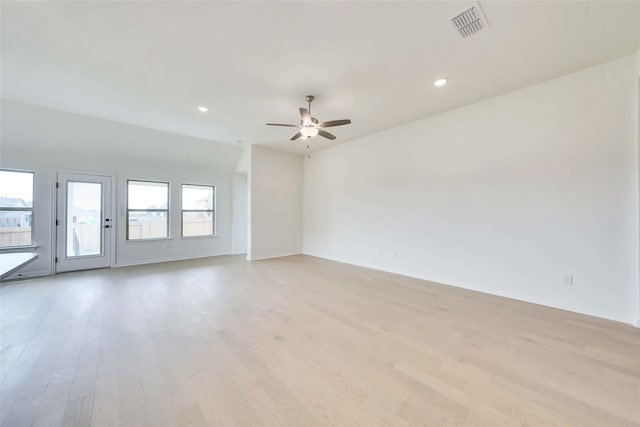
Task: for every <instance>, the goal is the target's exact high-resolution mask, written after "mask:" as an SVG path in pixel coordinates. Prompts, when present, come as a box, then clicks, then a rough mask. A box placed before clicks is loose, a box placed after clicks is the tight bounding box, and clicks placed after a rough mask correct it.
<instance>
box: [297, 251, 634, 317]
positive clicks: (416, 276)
mask: <svg viewBox="0 0 640 427" xmlns="http://www.w3.org/2000/svg"><path fill="white" fill-rule="evenodd" d="M303 255H308V256H312V257H316V258H322V259H327V260H329V261H336V262H341V263H343V264H350V265H355V266H357V267H364V268H369V269H371V270H377V271H384V272H385V273H391V274H398V275H400V276H405V277H411V278H414V279H420V280H425V281H427V282H434V283H438V284H441V285H445V286H452V287H454V288H460V289H466V290H469V291H473V292H480V293H483V294H487V295H495V296H497V297H502V298H508V299H512V300H516V301H522V302H528V303H530V304H537V305H541V306H544V307H550V308H555V309H558V310H564V311H569V312H571V313H577V314H583V315H585V316H591V317H597V318H598V319H605V320H611V321H614V322H618V323H623V324H625V325H631V326H635V327H637V328H640V319H638V320H637V321H636V324H635V325H634V324H633V320H632V319H627V320H621V319H617V318H613V317H607V316H603V315H602V314H601V313H594V312H590V311H586V310H585V311H579V310H576V309H575V308H573V307H566V306H564V305H562V304H557V303H553V302H549V301H541V300H536V299H531V298H524V297H522V296H520V295H511V294H507V293H503V292H489V291H487V290H484V289H480V288H478V287H474V286H469V285H465V284H461V283H455V284H454V283H451V282H449V281H448V280H446V279H442V278H434V277H425V276H424V275H422V274H416V273H414V272H410V271H404V270H401V269H392V268H383V267H380V266H376V265H371V264H366V263H355V262H353V261H348V260H343V259H339V258H333V257H327V256H323V255H318V254H314V253H309V252H304V251H303Z"/></svg>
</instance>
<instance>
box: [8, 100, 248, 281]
mask: <svg viewBox="0 0 640 427" xmlns="http://www.w3.org/2000/svg"><path fill="white" fill-rule="evenodd" d="M1 117H2V130H1V132H2V133H1V138H2V145H1V146H0V167H2V168H10V169H24V170H31V171H34V172H35V175H34V225H33V230H34V231H33V233H34V244H35V245H36V246H37V248H36V251H37V252H38V253H39V255H40V257H39V258H38V259H37V260H36V261H35V262H33V263H32V264H30V265H28V266H27V267H25V268H24V269H22V270H21V271H20V273H19V274H20V275H21V276H34V275H42V274H50V273H52V272H53V267H52V258H53V256H54V249H53V247H52V233H53V230H54V228H55V225H54V223H55V217H54V216H53V214H54V210H53V203H54V201H55V190H54V184H55V181H54V176H55V171H56V170H58V169H63V170H64V169H66V170H74V171H78V172H86V173H107V174H114V175H115V177H116V182H114V183H112V189H113V190H114V191H115V192H116V209H115V213H116V216H115V224H114V225H115V228H114V233H115V234H114V236H113V238H114V244H115V256H116V258H115V266H125V265H132V264H145V263H152V262H162V261H172V260H179V259H187V258H197V257H206V256H215V255H226V254H229V253H231V242H232V241H231V237H232V227H231V224H232V214H231V212H232V185H233V182H232V178H233V174H234V167H235V165H236V163H237V161H238V158H239V157H240V154H241V151H242V149H241V148H240V147H237V146H233V145H230V144H220V143H215V142H212V141H206V140H201V139H197V138H191V137H186V136H182V135H175V134H170V133H167V132H161V131H156V130H152V129H147V128H142V127H139V126H132V125H127V124H124V123H118V122H112V121H108V120H103V119H98V118H94V117H87V116H82V115H78V114H73V113H68V112H65V111H60V110H54V109H48V108H43V107H39V106H35V105H30V104H25V103H20V102H16V101H9V100H5V99H3V100H2V116H1ZM127 179H141V180H153V181H165V182H169V184H170V199H169V230H170V238H169V239H163V240H151V241H126V239H125V232H126V224H125V221H126V219H125V218H126V216H125V214H126V181H127ZM183 183H186V184H205V185H215V186H216V234H217V235H216V236H203V237H189V238H182V237H181V232H180V230H181V206H180V191H181V188H180V186H181V184H183Z"/></svg>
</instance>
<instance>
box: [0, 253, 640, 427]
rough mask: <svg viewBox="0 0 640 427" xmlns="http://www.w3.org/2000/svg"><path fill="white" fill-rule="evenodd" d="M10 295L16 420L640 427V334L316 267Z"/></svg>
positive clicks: (110, 281)
mask: <svg viewBox="0 0 640 427" xmlns="http://www.w3.org/2000/svg"><path fill="white" fill-rule="evenodd" d="M0 298H1V299H0V308H1V311H2V315H1V321H2V325H1V326H2V336H1V346H2V354H1V381H2V385H1V393H0V398H1V400H0V403H1V406H0V414H1V419H0V422H1V423H2V425H3V426H11V427H14V426H15V427H18V426H89V425H93V426H204V425H209V426H296V427H306V426H488V427H497V426H598V427H602V426H640V330H638V329H635V328H633V327H631V326H626V325H623V324H619V323H615V322H610V321H605V320H600V319H595V318H591V317H587V316H582V315H578V314H573V313H569V312H564V311H560V310H555V309H551V308H546V307H542V306H537V305H533V304H527V303H523V302H517V301H513V300H508V299H504V298H499V297H494V296H490V295H485V294H480V293H475V292H470V291H465V290H461V289H456V288H453V287H448V286H444V285H439V284H435V283H431V282H425V281H421V280H417V279H411V278H407V277H402V276H398V275H394V274H389V273H383V272H379V271H373V270H368V269H365V268H359V267H354V266H350V265H345V264H340V263H336V262H332V261H327V260H322V259H318V258H313V257H309V256H295V257H287V258H280V259H274V260H265V261H255V262H251V263H250V262H247V261H245V260H244V259H243V257H242V256H233V257H231V256H228V257H216V258H206V259H199V260H190V261H180V262H173V263H165V264H156V265H148V266H140V267H127V268H120V269H113V270H98V271H88V272H78V273H68V274H61V275H58V276H55V277H47V278H40V279H34V280H29V281H21V282H14V283H8V284H5V285H3V286H2V288H1V289H0Z"/></svg>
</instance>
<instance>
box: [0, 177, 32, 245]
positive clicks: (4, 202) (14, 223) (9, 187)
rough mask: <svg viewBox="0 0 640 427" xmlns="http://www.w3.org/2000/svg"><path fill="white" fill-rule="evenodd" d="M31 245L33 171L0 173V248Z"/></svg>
mask: <svg viewBox="0 0 640 427" xmlns="http://www.w3.org/2000/svg"><path fill="white" fill-rule="evenodd" d="M32 244H33V172H23V171H12V170H4V169H3V170H0V248H7V247H19V246H30V245H32Z"/></svg>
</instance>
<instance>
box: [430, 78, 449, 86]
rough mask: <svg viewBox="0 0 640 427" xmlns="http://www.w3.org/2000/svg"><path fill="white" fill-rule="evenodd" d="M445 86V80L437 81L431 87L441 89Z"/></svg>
mask: <svg viewBox="0 0 640 427" xmlns="http://www.w3.org/2000/svg"><path fill="white" fill-rule="evenodd" d="M446 84H447V79H438V80H436V81H435V82H433V85H434V86H436V87H442V86H444V85H446Z"/></svg>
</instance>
